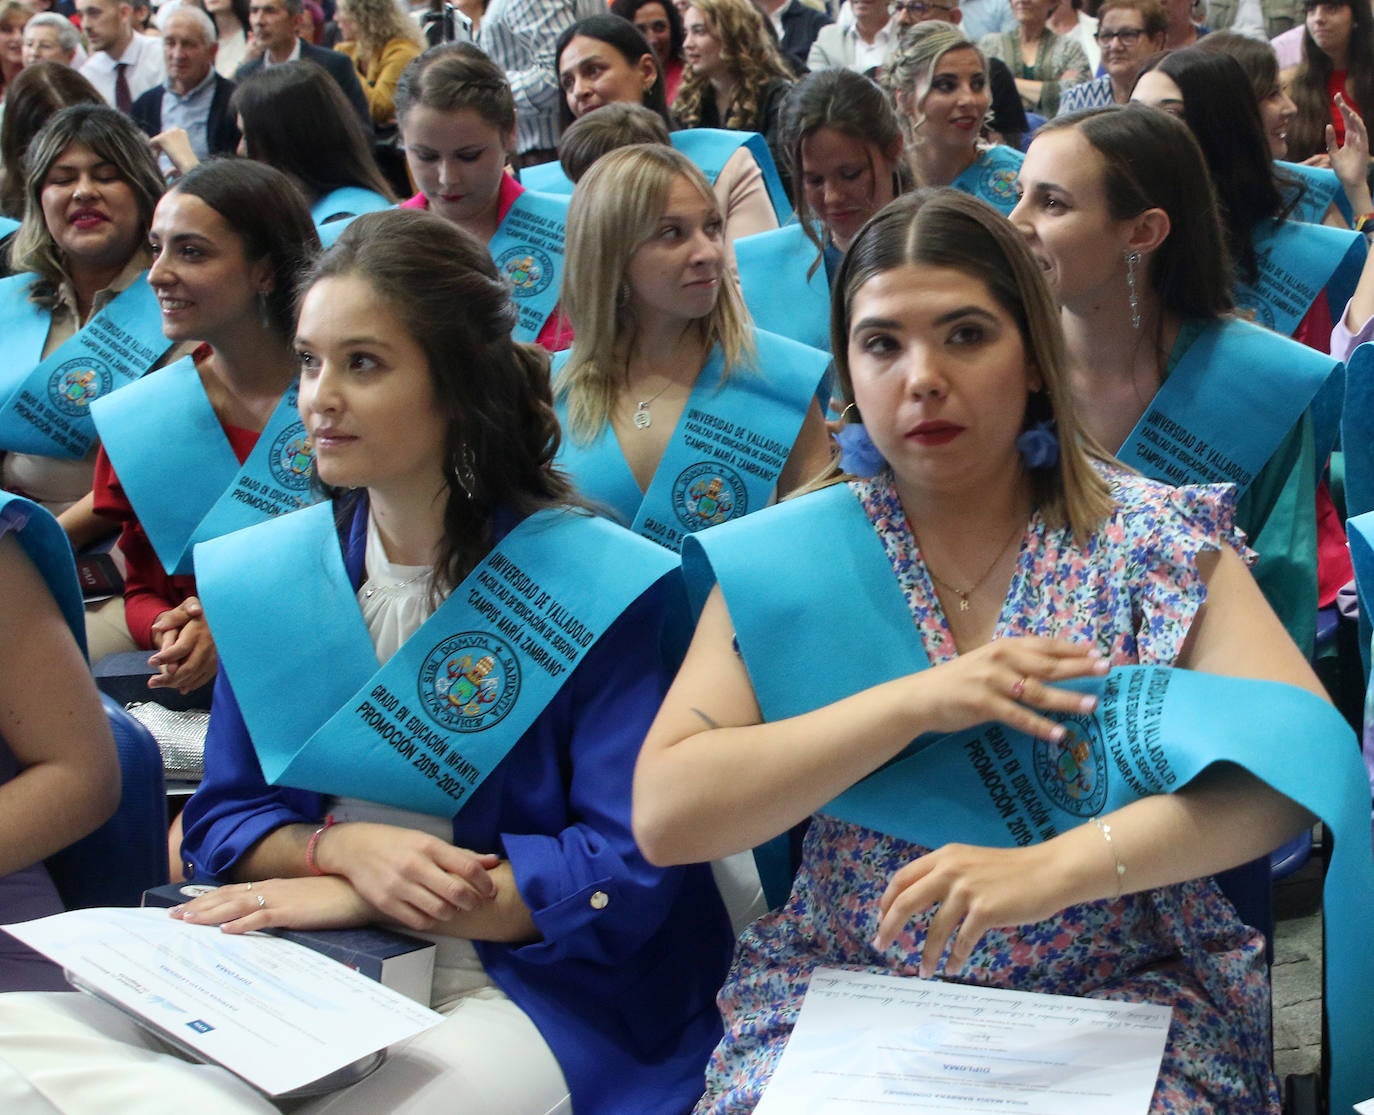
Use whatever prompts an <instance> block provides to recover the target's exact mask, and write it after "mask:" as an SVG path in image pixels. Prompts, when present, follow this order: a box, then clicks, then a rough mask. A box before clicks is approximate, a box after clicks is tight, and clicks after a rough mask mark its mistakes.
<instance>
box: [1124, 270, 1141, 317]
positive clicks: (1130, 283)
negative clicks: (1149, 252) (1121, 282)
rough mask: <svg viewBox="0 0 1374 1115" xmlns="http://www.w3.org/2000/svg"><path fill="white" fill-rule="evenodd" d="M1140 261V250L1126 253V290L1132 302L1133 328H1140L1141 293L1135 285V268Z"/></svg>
mask: <svg viewBox="0 0 1374 1115" xmlns="http://www.w3.org/2000/svg"><path fill="white" fill-rule="evenodd" d="M1139 262H1140V253H1139V252H1127V253H1126V292H1127V298H1128V300H1129V301H1130V303H1131V328H1132V329H1139V328H1140V295H1139V294H1138V293H1137V292H1136V287H1135V268H1136V264H1138V263H1139Z"/></svg>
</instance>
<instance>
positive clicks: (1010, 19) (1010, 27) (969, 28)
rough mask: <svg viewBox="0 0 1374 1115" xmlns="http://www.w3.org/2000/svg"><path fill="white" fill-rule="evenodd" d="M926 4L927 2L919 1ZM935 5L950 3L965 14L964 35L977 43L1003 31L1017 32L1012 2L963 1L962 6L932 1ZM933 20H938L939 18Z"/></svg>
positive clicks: (945, 1)
mask: <svg viewBox="0 0 1374 1115" xmlns="http://www.w3.org/2000/svg"><path fill="white" fill-rule="evenodd" d="M918 2H920V3H925V2H926V0H918ZM930 2H931V3H933V4H945V3H949V4H950V6H951V7H958V8H960V9H962V11H963V13H964V33H965V34H966V35H968V37H969V38H970V39H972V40H973V41H974V42H975V43H977V42H982V40H983V36H984V35H996V34H1000V33H1001V32H1003V31H1015V30H1016V16H1015V14H1014V13H1013V12H1012V10H1011V2H1010V0H963V3H961V4H957V5H956V4H953V3H950V0H930ZM933 18H936V19H938V18H939V17H938V16H935V17H933Z"/></svg>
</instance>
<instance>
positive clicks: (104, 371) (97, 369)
mask: <svg viewBox="0 0 1374 1115" xmlns="http://www.w3.org/2000/svg"><path fill="white" fill-rule="evenodd" d="M113 386H114V376H113V375H112V374H111V373H110V369H109V368H107V367H105V365H104V364H102V363H100V361H98V360H92V359H90V358H89V357H82V358H81V359H80V360H68V361H67V362H66V363H65V364H63V365H61V366H60V367H58V368H57V370H56V371H54V372H53V374H52V375H51V376H49V377H48V398H49V399H51V400H52V404H53V406H55V407H57V409H58V410H60V411H61V412H62V413H63V414H69V415H71V416H72V417H74V418H80V417H81V416H82V415H84V414H89V413H90V406H91V403H92V402H94V401H95V400H96V399H98V398H100V396H101V395H105V394H108V393H109V390H110V388H111V387H113Z"/></svg>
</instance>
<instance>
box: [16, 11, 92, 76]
mask: <svg viewBox="0 0 1374 1115" xmlns="http://www.w3.org/2000/svg"><path fill="white" fill-rule="evenodd" d="M78 51H81V32H80V31H78V30H77V29H76V26H75V24H73V23H72V21H71V20H69V19H64V18H63V17H62V16H60V15H56V14H54V13H53V12H39V13H38V14H37V15H36V16H34V17H33V18H32V19H31V20H29V21H28V23H26V24H24V65H26V66H32V65H33V64H34V63H35V62H61V63H62V65H64V66H76V65H80V63H79V62H78V61H77V53H78ZM82 53H83V54H84V52H82ZM83 60H84V59H83Z"/></svg>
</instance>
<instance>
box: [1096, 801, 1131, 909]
mask: <svg viewBox="0 0 1374 1115" xmlns="http://www.w3.org/2000/svg"><path fill="white" fill-rule="evenodd" d="M1093 824H1095V825H1096V826H1097V828H1098V831H1099V832H1101V833H1102V835H1103V836H1104V837H1105V838H1106V840H1107V847H1108V848H1110V849H1111V852H1112V862H1113V863H1115V864H1116V896H1117V898H1120V897H1121V890H1122V882H1121V880H1122V879H1123V878H1124V877H1125V875H1126V865H1125V864H1124V863H1122V862H1121V857H1120V856H1119V855H1117V852H1116V842H1115V841H1113V840H1112V826H1111V825H1109V824H1107V823H1106V822H1105V821H1104V820H1103V819H1102V818H1101V817H1094V818H1093Z"/></svg>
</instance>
